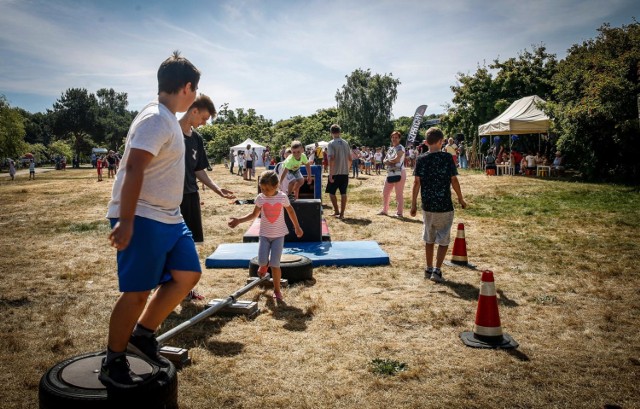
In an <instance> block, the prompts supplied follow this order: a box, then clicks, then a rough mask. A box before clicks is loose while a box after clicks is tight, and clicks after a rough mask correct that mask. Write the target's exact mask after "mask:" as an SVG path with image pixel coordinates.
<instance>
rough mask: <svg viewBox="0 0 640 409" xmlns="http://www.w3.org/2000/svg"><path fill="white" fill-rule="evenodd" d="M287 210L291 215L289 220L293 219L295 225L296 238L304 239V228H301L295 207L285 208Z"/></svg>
mask: <svg viewBox="0 0 640 409" xmlns="http://www.w3.org/2000/svg"><path fill="white" fill-rule="evenodd" d="M285 209H286V210H287V213H288V214H289V219H291V222H292V223H293V227H295V229H296V236H297V237H298V238H300V237H302V235H303V234H304V232H303V231H302V228H300V223H298V216H296V211H295V210H293V207H292V206H291V205H289V206H287V207H285Z"/></svg>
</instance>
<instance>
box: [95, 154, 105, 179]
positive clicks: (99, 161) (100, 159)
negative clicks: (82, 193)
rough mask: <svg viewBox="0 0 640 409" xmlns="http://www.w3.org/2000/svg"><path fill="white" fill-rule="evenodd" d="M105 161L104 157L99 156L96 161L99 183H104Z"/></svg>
mask: <svg viewBox="0 0 640 409" xmlns="http://www.w3.org/2000/svg"><path fill="white" fill-rule="evenodd" d="M104 163H105V159H104V158H103V157H102V156H98V158H97V159H96V171H97V172H98V182H102V169H103V168H104V166H105V165H104Z"/></svg>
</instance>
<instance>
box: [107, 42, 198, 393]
mask: <svg viewBox="0 0 640 409" xmlns="http://www.w3.org/2000/svg"><path fill="white" fill-rule="evenodd" d="M157 78H158V99H157V100H156V101H153V102H151V103H149V104H148V105H147V106H146V107H144V108H143V109H142V110H141V111H140V113H139V114H138V115H137V116H136V117H135V119H134V120H133V122H132V124H131V127H130V128H129V133H128V135H127V138H126V142H125V149H124V156H123V158H122V165H123V166H122V170H121V171H120V172H118V174H117V176H116V178H115V181H114V184H113V191H112V194H111V200H110V202H109V204H108V210H107V218H108V219H109V220H110V223H111V227H112V230H111V233H110V234H109V242H110V244H111V246H113V247H114V248H115V249H116V250H118V252H117V263H118V283H119V289H120V291H121V292H122V293H121V295H120V297H119V298H118V300H117V301H116V303H115V306H114V308H113V310H112V312H111V318H110V321H109V336H108V344H107V354H106V357H105V358H104V359H103V361H102V365H101V368H100V373H99V375H98V379H99V380H100V381H101V382H102V383H103V384H105V385H110V386H112V387H117V388H120V389H122V388H132V387H134V386H136V385H137V384H140V383H142V382H144V380H143V379H142V378H141V377H140V376H138V375H137V374H135V373H133V372H132V371H131V370H130V368H129V363H128V361H127V355H126V353H127V352H130V353H132V354H135V355H137V356H139V357H140V358H142V359H143V360H145V361H147V362H150V363H153V364H154V365H156V366H159V367H163V368H167V367H169V366H170V365H171V363H170V362H169V360H167V359H166V358H165V357H163V356H162V355H160V353H159V348H158V341H157V340H156V338H155V331H156V330H157V328H158V327H159V326H160V324H162V322H163V321H164V320H165V318H166V317H167V316H168V315H169V314H170V313H171V312H172V311H173V309H174V308H175V307H176V306H177V305H178V304H179V303H180V302H181V301H182V300H183V299H184V297H185V296H186V295H187V294H188V293H189V291H190V290H191V289H192V288H193V287H194V286H195V285H196V283H197V282H198V280H199V279H200V275H201V272H202V268H201V266H200V259H199V257H198V252H197V250H196V246H195V243H194V242H193V238H192V236H191V231H190V230H189V228H188V227H187V225H186V224H185V223H184V219H183V218H182V215H181V214H180V202H181V201H182V193H183V188H184V170H185V164H184V157H185V150H184V141H183V138H184V137H183V135H182V131H181V129H180V124H179V123H178V120H177V119H176V112H185V111H187V110H188V109H189V107H190V106H191V104H192V103H193V101H194V100H195V98H196V90H197V89H198V82H199V80H200V71H199V70H198V69H197V68H196V67H195V66H194V65H193V64H192V63H191V62H190V61H189V60H187V59H186V58H184V57H181V56H180V54H179V52H177V51H176V52H174V53H173V55H172V56H171V57H169V58H168V59H166V60H165V61H164V62H163V63H162V64H161V65H160V68H159V69H158V73H157ZM154 288H157V289H156V291H154V293H153V295H152V296H151V299H150V300H148V298H149V295H150V293H151V290H153V289H154ZM147 301H148V302H147Z"/></svg>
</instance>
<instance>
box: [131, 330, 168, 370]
mask: <svg viewBox="0 0 640 409" xmlns="http://www.w3.org/2000/svg"><path fill="white" fill-rule="evenodd" d="M159 351H160V349H159V348H158V341H157V340H156V337H155V336H153V335H152V336H150V337H144V336H141V335H138V336H136V335H131V338H129V344H128V345H127V352H131V353H132V354H135V355H138V356H139V357H140V358H142V359H144V360H145V361H147V362H150V363H152V364H155V365H158V366H159V367H161V368H168V367H169V365H171V362H170V361H169V360H168V359H167V358H165V357H163V356H162V355H160V352H159Z"/></svg>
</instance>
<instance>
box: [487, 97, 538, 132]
mask: <svg viewBox="0 0 640 409" xmlns="http://www.w3.org/2000/svg"><path fill="white" fill-rule="evenodd" d="M544 102H545V101H544V100H543V99H542V98H540V97H539V96H537V95H532V96H529V97H524V98H521V99H519V100H517V101H515V102H514V103H513V104H511V106H509V108H507V109H506V110H505V111H504V112H503V113H501V114H500V115H498V116H497V117H496V118H494V119H492V120H491V121H489V122H487V123H486V124H482V125H480V126H479V127H478V135H518V134H520V135H521V134H529V133H547V132H548V131H549V124H550V120H549V117H548V116H547V115H545V113H544V112H542V110H540V108H538V104H540V103H544Z"/></svg>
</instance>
